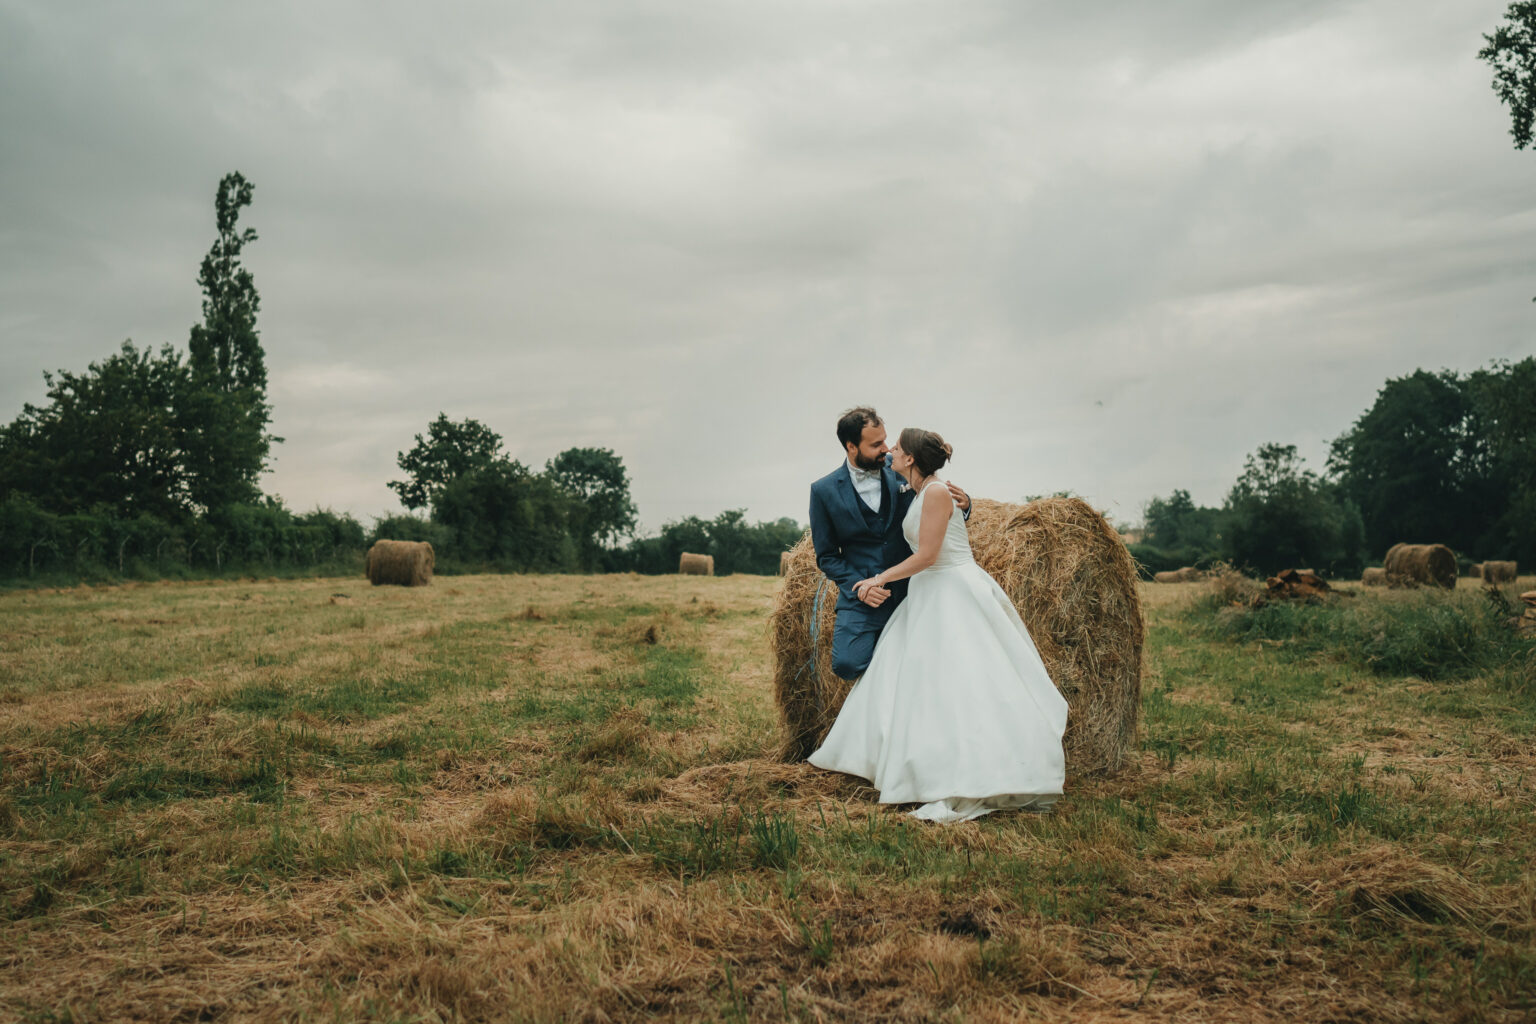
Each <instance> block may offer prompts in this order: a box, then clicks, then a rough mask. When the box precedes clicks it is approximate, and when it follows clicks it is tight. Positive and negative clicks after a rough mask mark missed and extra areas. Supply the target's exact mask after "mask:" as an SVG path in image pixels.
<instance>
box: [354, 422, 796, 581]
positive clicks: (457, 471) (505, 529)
mask: <svg viewBox="0 0 1536 1024" xmlns="http://www.w3.org/2000/svg"><path fill="white" fill-rule="evenodd" d="M415 441H416V443H415V445H414V446H413V447H412V448H411V449H410V450H408V451H402V452H400V453H398V454H397V456H396V462H397V464H398V465H399V467H400V469H401V470H402V472H403V473H404V478H403V479H400V480H392V481H390V483H389V484H388V486H389V488H390V489H391V490H393V491H394V492H395V493H396V494H397V495H399V497H400V503H401V504H402V505H404V506H405V507H406V508H407V509H410V510H411V512H412V513H414V514H407V515H402V516H390V517H386V518H385V519H383V520H381V521H380V522H379V524H378V525H377V526H376V527H375V532H376V533H377V534H378V535H379V536H389V537H393V538H395V539H397V540H425V541H430V542H431V543H432V546H433V550H434V552H437V553H439V556H440V557H446V559H447V560H448V563H449V565H450V567H452V566H454V565H462V566H465V567H470V566H473V567H477V568H485V569H492V570H504V571H514V572H640V573H669V572H676V571H677V563H678V557H679V556H680V555H681V554H682V553H683V552H684V551H691V552H695V553H697V554H708V555H713V556H714V558H715V571H716V572H717V573H719V574H721V575H725V574H729V573H737V572H749V573H761V574H772V573H774V572H777V571H778V565H779V553H780V552H781V551H785V550H787V549H788V548H789V547H790V546H792V545H793V544H794V543H795V542H796V541H797V540H799V539H800V535H801V533H802V532H803V528H802V527H801V526H800V525H799V524H798V523H796V522H795V521H794V520H792V519H780V520H777V521H774V522H759V523H748V522H747V521H746V515H745V512H744V511H743V510H740V509H731V510H727V511H725V512H722V513H720V514H719V515H718V516H716V517H715V518H714V519H712V520H706V519H700V518H699V517H697V516H689V517H687V518H686V519H682V520H680V521H676V522H671V523H668V524H667V525H665V526H663V527H662V528H661V532H660V534H659V535H658V536H655V537H637V536H635V526H636V521H637V514H636V508H635V504H634V501H633V500H632V498H631V497H630V490H629V474H628V472H627V471H626V470H625V468H624V461H623V459H621V458H620V457H619V456H617V455H615V454H614V453H613V452H612V451H611V450H610V449H607V448H571V449H568V450H566V451H564V452H561V453H560V454H559V455H557V456H555V457H554V458H552V459H550V460H549V461H548V462H546V463H545V464H544V468H543V470H542V471H539V472H535V471H534V470H532V469H530V468H529V467H527V466H525V465H523V464H522V463H521V462H519V461H517V460H515V459H512V458H510V457H509V456H508V455H507V454H506V452H505V451H504V450H503V447H502V445H503V442H502V438H501V437H500V435H498V434H497V433H496V432H495V431H493V430H491V429H490V428H489V427H487V426H486V425H485V424H483V423H480V422H478V421H476V420H473V419H465V420H461V421H457V422H455V421H453V420H450V419H449V418H448V416H447V415H446V414H444V413H439V414H438V417H437V419H436V420H434V421H433V422H432V423H431V424H430V425H429V426H428V428H427V432H426V434H425V435H423V434H417V435H416V438H415ZM422 513H425V514H422Z"/></svg>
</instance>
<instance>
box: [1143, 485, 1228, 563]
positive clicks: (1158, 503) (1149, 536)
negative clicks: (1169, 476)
mask: <svg viewBox="0 0 1536 1024" xmlns="http://www.w3.org/2000/svg"><path fill="white" fill-rule="evenodd" d="M1144 518H1145V521H1146V526H1147V532H1146V536H1145V537H1144V538H1143V539H1144V540H1145V542H1146V543H1148V544H1151V545H1153V546H1155V547H1158V548H1162V549H1164V550H1177V549H1187V550H1191V551H1196V552H1213V551H1215V550H1216V549H1217V548H1218V547H1219V545H1220V542H1221V511H1220V510H1219V509H1214V508H1203V507H1201V506H1197V505H1196V504H1195V503H1194V501H1193V500H1192V499H1191V498H1190V496H1189V492H1188V491H1184V490H1175V491H1174V492H1173V493H1172V494H1170V495H1169V496H1168V497H1167V498H1153V499H1152V500H1151V501H1149V502H1147V507H1146V509H1145V510H1144Z"/></svg>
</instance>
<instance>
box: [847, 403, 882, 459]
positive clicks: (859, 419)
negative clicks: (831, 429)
mask: <svg viewBox="0 0 1536 1024" xmlns="http://www.w3.org/2000/svg"><path fill="white" fill-rule="evenodd" d="M884 422H885V421H884V420H882V419H881V418H880V414H879V413H877V412H875V410H873V409H871V408H870V407H869V406H867V405H859V406H855V407H854V408H852V409H849V410H848V411H847V412H845V413H843V414H842V415H841V416H839V417H838V418H837V439H838V440H839V441H840V442H842V443H843V444H844V445H850V444H851V445H853V446H854V447H855V448H857V447H858V446H859V442H860V441H862V440H864V428H865V427H878V426H880V424H882V423H884Z"/></svg>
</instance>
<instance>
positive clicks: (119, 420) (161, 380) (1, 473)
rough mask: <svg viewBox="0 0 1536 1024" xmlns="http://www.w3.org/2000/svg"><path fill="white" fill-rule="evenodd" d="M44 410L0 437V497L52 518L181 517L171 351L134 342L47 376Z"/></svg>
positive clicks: (179, 368) (178, 369)
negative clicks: (82, 368) (24, 499)
mask: <svg viewBox="0 0 1536 1024" xmlns="http://www.w3.org/2000/svg"><path fill="white" fill-rule="evenodd" d="M43 379H44V381H45V382H46V383H47V385H48V391H47V395H48V399H49V401H48V404H47V405H45V406H42V407H38V406H34V405H32V404H30V403H28V404H27V405H25V406H24V407H23V409H22V413H21V415H20V416H19V417H17V419H16V420H15V421H14V422H12V423H10V424H9V425H7V426H6V427H4V428H3V429H0V492H4V493H7V494H9V493H16V494H27V495H30V496H31V497H32V499H33V500H34V501H35V502H36V503H37V505H38V506H40V507H41V508H43V509H46V510H48V511H50V512H54V513H58V514H68V513H74V512H80V511H84V510H87V509H93V508H94V509H101V510H106V511H109V512H110V513H112V514H115V515H119V516H138V515H144V514H149V515H154V516H158V517H160V518H162V519H167V520H180V519H184V518H186V516H187V514H188V507H187V502H188V493H187V479H186V474H185V471H184V467H183V464H182V450H181V446H180V440H181V438H180V432H179V429H178V425H177V419H178V414H177V407H178V404H179V403H180V401H181V400H182V399H183V398H184V397H185V395H186V392H187V390H188V375H187V370H186V367H185V366H184V365H183V364H182V361H181V357H180V356H179V355H178V354H177V353H176V352H175V351H174V350H173V349H172V348H171V347H170V346H168V345H167V346H164V347H162V348H161V349H160V351H159V352H158V353H157V352H154V351H153V350H151V349H148V348H144V349H139V348H136V347H134V345H133V343H132V342H127V341H125V342H123V346H122V348H121V349H120V350H119V351H118V352H116V353H115V354H113V355H111V356H109V357H108V358H106V359H104V360H102V361H101V362H99V363H91V364H90V367H89V368H88V369H87V370H86V372H84V373H80V374H76V373H71V372H69V371H68V370H59V371H58V372H57V373H45V374H44V375H43Z"/></svg>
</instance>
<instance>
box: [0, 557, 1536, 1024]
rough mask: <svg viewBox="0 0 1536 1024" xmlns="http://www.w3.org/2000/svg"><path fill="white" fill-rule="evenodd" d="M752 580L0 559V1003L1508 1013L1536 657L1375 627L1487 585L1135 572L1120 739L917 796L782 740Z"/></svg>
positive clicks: (1523, 1001)
mask: <svg viewBox="0 0 1536 1024" xmlns="http://www.w3.org/2000/svg"><path fill="white" fill-rule="evenodd" d="M1522 582H1523V586H1521V587H1518V588H1509V589H1510V592H1511V593H1513V592H1515V591H1517V590H1519V589H1529V588H1530V587H1531V586H1532V581H1530V580H1529V579H1527V580H1524V581H1522ZM775 584H776V581H775V580H773V579H765V578H761V577H740V576H737V577H728V578H723V579H705V578H679V577H669V578H641V577H633V576H629V577H625V576H619V577H572V576H559V577H536V576H480V577H475V576H471V577H452V578H439V579H438V580H437V581H436V583H435V584H434V585H433V586H432V587H430V588H427V589H423V590H414V591H409V590H400V589H394V588H381V589H373V588H370V587H368V586H367V585H366V583H364V582H363V581H360V580H352V579H344V580H343V579H329V580H310V581H267V582H256V581H250V582H233V583H231V582H218V583H176V584H164V585H150V584H145V585H127V586H121V587H103V588H76V589H69V590H60V591H46V592H38V591H34V592H11V593H5V594H0V919H3V920H0V929H3V934H0V1018H4V1019H13V1020H25V1021H117V1020H145V1021H222V1020H231V1021H235V1020H238V1021H247V1020H256V1021H351V1020H370V1021H373V1020H376V1021H402V1022H403V1021H448V1020H466V1021H478V1020H511V1021H565V1020H594V1021H602V1020H637V1019H647V1018H677V1019H689V1020H695V1019H696V1020H789V1021H796V1020H798V1021H811V1020H826V1021H831V1020H853V1021H877V1020H880V1021H883V1020H935V1021H951V1020H953V1021H960V1020H978V1021H989V1020H998V1021H1002V1020H1016V1019H1021V1018H1023V1017H1026V1016H1028V1017H1030V1018H1040V1019H1046V1020H1053V1019H1069V1018H1070V1019H1074V1020H1092V1021H1098V1020H1117V1019H1125V1020H1132V1019H1138V1020H1139V1019H1161V1020H1179V1021H1188V1020H1233V1021H1266V1020H1274V1021H1281V1020H1283V1021H1295V1020H1305V1021H1329V1020H1333V1021H1341V1020H1360V1021H1367V1020H1371V1021H1376V1020H1389V1021H1418V1020H1429V1021H1464V1020H1465V1021H1474V1020H1488V1021H1517V1020H1531V1019H1532V1018H1533V1016H1536V924H1533V919H1536V872H1533V867H1532V862H1533V860H1536V813H1533V806H1536V803H1533V800H1536V692H1533V687H1532V685H1531V676H1530V673H1529V671H1526V670H1525V669H1522V668H1521V667H1520V666H1519V665H1516V666H1515V667H1514V668H1509V667H1507V666H1506V667H1502V668H1499V669H1498V670H1497V671H1495V670H1492V669H1487V670H1485V669H1483V668H1479V665H1480V662H1479V660H1478V658H1477V657H1474V656H1472V654H1469V653H1468V652H1467V651H1462V654H1463V655H1466V659H1465V660H1464V662H1461V663H1458V664H1461V665H1462V667H1461V668H1460V669H1459V670H1457V671H1450V672H1444V673H1441V672H1436V671H1426V670H1420V671H1408V669H1411V668H1412V667H1413V665H1414V664H1417V663H1415V662H1413V661H1412V660H1411V659H1409V660H1407V661H1403V662H1401V664H1399V663H1398V662H1392V661H1388V660H1383V658H1384V657H1386V656H1385V655H1383V656H1381V657H1378V656H1377V655H1374V654H1371V653H1370V652H1371V651H1377V650H1382V651H1391V650H1395V649H1396V648H1394V647H1393V646H1392V643H1389V642H1388V640H1390V639H1391V638H1390V637H1389V636H1388V634H1389V633H1391V631H1392V630H1393V629H1398V628H1402V627H1401V623H1403V622H1408V623H1409V624H1410V626H1409V627H1408V628H1409V631H1410V633H1411V632H1413V630H1414V627H1412V623H1413V622H1414V621H1417V620H1416V619H1415V618H1414V616H1421V617H1422V616H1428V617H1431V618H1433V617H1434V616H1438V615H1442V613H1443V614H1444V615H1451V616H1453V617H1455V616H1461V617H1462V619H1464V620H1465V621H1467V622H1471V621H1474V620H1477V621H1482V620H1480V619H1478V618H1477V617H1478V616H1480V615H1483V610H1482V604H1483V603H1484V602H1483V599H1482V597H1481V596H1480V595H1479V594H1477V593H1476V592H1475V591H1474V590H1472V589H1468V590H1464V591H1460V592H1458V593H1456V594H1454V595H1439V596H1436V595H1422V594H1418V595H1415V594H1408V595H1404V594H1389V593H1369V592H1368V593H1362V594H1359V595H1357V596H1355V597H1351V598H1348V599H1347V602H1348V603H1350V605H1351V608H1352V609H1354V611H1355V612H1356V613H1357V619H1358V621H1355V624H1354V625H1353V626H1351V628H1352V629H1354V630H1355V632H1354V633H1352V634H1347V636H1346V633H1344V632H1340V633H1337V634H1334V633H1331V632H1329V630H1330V629H1332V627H1331V626H1329V625H1328V623H1327V621H1325V619H1323V618H1315V617H1314V618H1309V619H1303V618H1295V619H1291V620H1285V621H1279V620H1276V621H1275V622H1266V623H1260V624H1258V625H1257V626H1255V625H1253V624H1252V623H1249V624H1248V626H1246V627H1244V628H1243V629H1235V628H1233V627H1232V626H1231V624H1230V623H1227V624H1226V625H1225V626H1222V627H1221V628H1218V626H1217V625H1216V624H1217V622H1218V616H1217V615H1216V614H1215V613H1214V612H1213V611H1208V610H1204V605H1203V604H1202V602H1204V601H1206V600H1207V599H1206V598H1205V597H1204V596H1203V595H1204V590H1203V589H1202V586H1201V585H1199V584H1180V585H1175V586H1161V587H1148V588H1147V589H1146V591H1145V596H1146V604H1147V612H1148V618H1149V624H1150V631H1149V646H1148V674H1147V677H1146V680H1145V691H1144V702H1143V709H1144V721H1143V728H1142V738H1141V742H1140V746H1139V749H1138V750H1137V751H1136V752H1135V754H1134V755H1133V758H1132V763H1131V764H1130V766H1129V767H1128V768H1127V769H1126V770H1125V771H1124V772H1122V773H1121V774H1119V775H1117V776H1115V777H1113V778H1109V779H1099V780H1088V781H1082V780H1069V791H1068V795H1067V796H1066V798H1065V799H1064V800H1063V801H1062V802H1061V803H1060V804H1059V805H1058V807H1057V809H1056V811H1055V812H1054V813H1052V814H1050V815H1032V814H1009V815H994V816H992V817H989V818H984V819H982V820H980V821H978V822H974V823H967V824H964V825H960V826H949V827H944V826H934V825H930V824H926V823H922V822H916V821H912V820H910V819H908V818H906V817H905V816H904V815H903V814H902V813H900V811H898V810H893V809H885V808H881V807H879V806H878V805H876V804H874V803H872V800H871V798H872V794H871V793H870V792H869V791H868V790H867V789H865V788H862V787H861V786H860V785H859V784H858V783H857V782H856V781H855V780H849V779H846V778H842V777H835V776H829V775H827V774H825V773H821V772H818V771H816V770H814V769H811V768H809V767H807V766H803V765H799V766H785V765H778V764H774V763H773V762H772V761H771V760H769V759H768V752H769V751H770V750H771V749H772V747H773V744H774V734H775V729H776V717H775V712H774V708H773V704H772V698H771V692H770V681H769V673H770V668H771V666H770V659H769V653H768V650H767V639H766V628H765V620H766V614H767V611H768V608H769V606H770V603H771V601H772V595H773V592H774V588H775ZM1370 602H1376V603H1377V604H1375V605H1372V604H1369V603H1370ZM1394 602H1396V604H1394ZM1435 602H1439V604H1440V605H1444V609H1442V608H1439V607H1438V606H1436V605H1435ZM1360 609H1366V610H1367V611H1368V612H1370V614H1365V613H1361V612H1360V611H1359V610H1360ZM1371 609H1375V611H1371ZM1378 612H1379V613H1380V614H1379V616H1378V617H1372V616H1373V615H1377V613H1378ZM1315 614H1316V615H1326V614H1328V613H1327V612H1318V613H1315ZM1361 616H1363V617H1361ZM1484 617H1485V618H1486V616H1484ZM1425 621H1429V620H1428V619H1425ZM1437 621H1438V620H1437ZM1458 621H1461V620H1458ZM1393 623H1398V625H1396V626H1394V625H1393ZM1480 628H1481V627H1480ZM1444 632H1445V636H1446V637H1447V638H1448V639H1446V640H1445V643H1446V644H1447V645H1449V648H1448V649H1449V650H1450V653H1447V654H1446V655H1445V657H1447V658H1449V659H1454V658H1456V657H1458V655H1457V654H1456V651H1457V650H1460V649H1461V648H1463V647H1466V646H1467V645H1469V644H1475V643H1477V642H1479V639H1478V638H1479V636H1480V635H1481V634H1478V633H1476V631H1475V630H1474V631H1472V632H1465V631H1463V632H1457V630H1456V629H1453V628H1447V630H1445V631H1444ZM1464 633H1465V637H1466V638H1465V639H1457V638H1458V637H1462V636H1463V635H1464ZM1439 635H1440V634H1439V633H1436V636H1439ZM1330 636H1337V637H1346V639H1343V640H1339V641H1338V642H1337V643H1333V644H1330V643H1329V642H1324V641H1325V639H1326V638H1327V637H1330ZM1347 637H1353V639H1348V638H1347ZM1384 638H1385V639H1384ZM1362 652H1364V653H1362ZM1473 653H1475V652H1473ZM1362 659H1364V660H1362ZM1366 665H1368V666H1370V667H1363V666H1366ZM1527 668H1528V666H1527Z"/></svg>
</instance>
